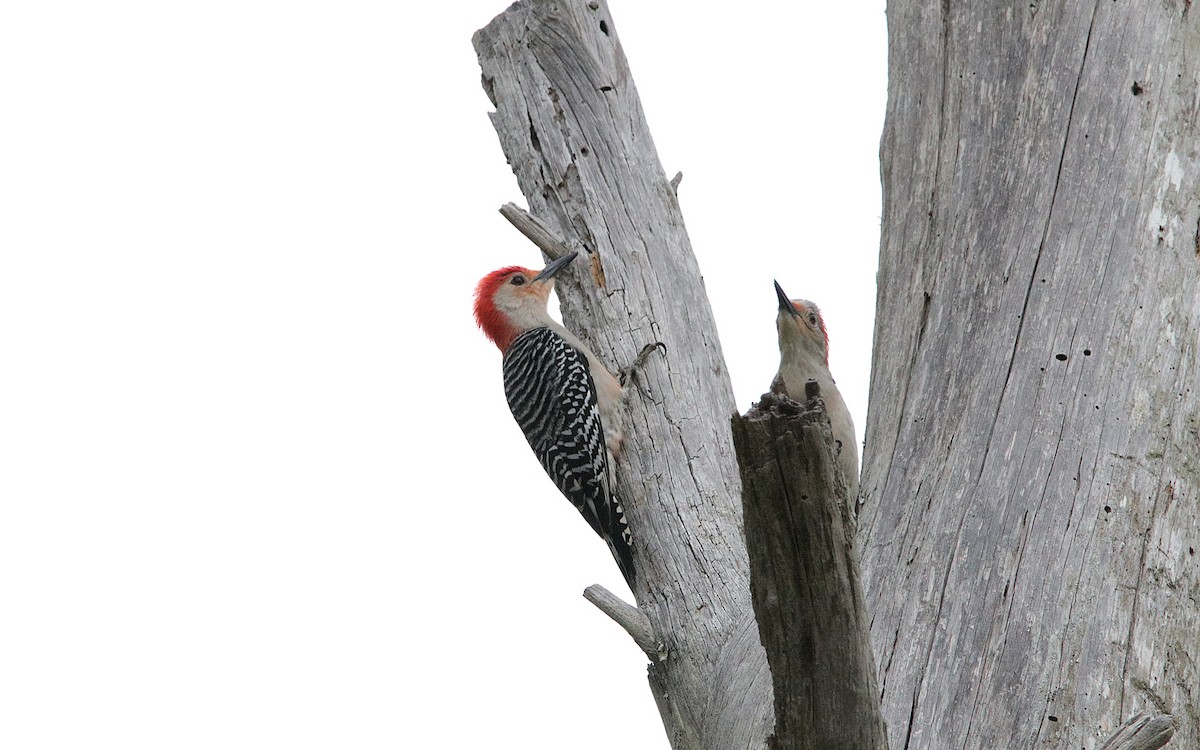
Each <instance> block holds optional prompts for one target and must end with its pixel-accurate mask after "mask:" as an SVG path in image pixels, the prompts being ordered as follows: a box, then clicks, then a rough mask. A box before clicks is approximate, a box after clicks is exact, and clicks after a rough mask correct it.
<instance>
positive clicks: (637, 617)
mask: <svg viewBox="0 0 1200 750" xmlns="http://www.w3.org/2000/svg"><path fill="white" fill-rule="evenodd" d="M583 598H584V599H587V600H588V601H589V602H591V603H592V604H595V605H596V608H597V609H599V610H600V611H601V612H603V613H604V614H606V615H608V616H609V617H610V618H612V620H613V622H615V623H617V624H618V625H620V626H621V627H622V628H623V629H624V630H625V632H626V633H629V637H630V638H632V639H633V642H634V643H636V644H637V645H638V648H640V649H641V650H642V651H643V652H645V654H646V656H648V657H650V660H651V661H654V662H662V661H666V659H667V647H666V644H664V643H663V642H662V640H661V639H659V638H658V636H656V635H655V634H654V628H653V627H652V626H651V625H650V620H649V619H648V618H647V617H646V615H644V614H642V612H641V610H639V609H638V608H637V607H635V606H633V605H632V604H629V603H628V602H626V601H624V600H623V599H621V598H620V597H619V596H617V595H616V594H614V593H612V592H611V591H609V590H608V589H606V588H604V587H603V586H601V585H600V584H598V583H596V584H592V585H591V586H588V587H587V588H586V589H584V590H583Z"/></svg>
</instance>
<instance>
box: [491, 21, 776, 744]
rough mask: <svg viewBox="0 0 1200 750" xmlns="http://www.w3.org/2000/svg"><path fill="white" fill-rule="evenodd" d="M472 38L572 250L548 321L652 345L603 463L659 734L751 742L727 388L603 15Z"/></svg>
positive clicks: (516, 152)
mask: <svg viewBox="0 0 1200 750" xmlns="http://www.w3.org/2000/svg"><path fill="white" fill-rule="evenodd" d="M473 41H474V44H475V49H476V51H477V53H478V55H479V62H480V66H481V68H482V70H483V84H484V89H485V90H486V91H487V92H488V95H489V97H490V98H491V100H492V103H493V104H494V105H495V107H496V111H495V112H494V113H493V114H492V122H493V125H494V126H495V128H496V132H497V134H498V135H499V136H500V144H501V147H502V148H503V150H504V154H505V156H506V157H507V158H508V162H509V164H510V165H511V166H512V168H513V172H514V173H515V174H516V176H517V182H518V184H519V185H520V188H521V192H522V193H524V194H525V197H526V199H527V200H528V201H529V210H530V213H532V214H533V215H534V216H536V217H538V218H539V219H542V220H544V221H545V223H546V224H547V226H549V227H550V228H551V229H552V230H553V231H554V232H556V233H558V234H560V235H561V236H562V237H563V238H565V239H566V240H567V241H568V242H572V243H573V242H578V243H579V244H580V245H581V246H582V247H583V249H584V250H585V251H587V259H588V261H589V262H588V263H580V262H578V261H577V262H576V263H575V264H574V266H573V267H572V268H571V269H568V270H567V271H565V272H563V273H562V274H560V275H559V277H558V278H559V283H558V293H559V299H560V301H561V307H562V315H563V320H564V323H565V324H566V326H567V327H568V328H570V329H572V330H573V331H575V332H576V333H577V334H578V335H579V336H580V337H581V338H582V339H583V340H584V341H586V342H587V343H588V344H589V346H591V347H592V349H593V351H595V352H596V353H597V354H598V355H599V356H600V357H602V358H604V359H605V360H606V361H607V362H608V363H609V366H610V368H611V369H612V370H613V371H614V372H615V371H616V370H617V369H618V368H620V367H621V366H623V365H626V364H628V363H630V362H632V361H633V359H634V357H635V355H636V354H637V353H638V351H639V350H640V349H641V347H642V346H643V345H645V344H648V343H651V342H654V341H661V342H664V343H665V344H666V345H667V347H668V355H667V358H666V360H664V358H662V357H650V359H649V361H648V364H647V367H646V368H645V370H644V372H643V373H642V374H641V377H640V378H639V379H638V383H639V391H640V392H641V395H640V397H637V396H635V397H634V398H633V399H632V400H631V404H630V407H631V408H630V414H629V417H630V418H629V419H628V421H627V423H626V425H625V430H626V434H627V438H626V441H625V445H624V448H623V450H622V452H621V456H620V457H619V458H618V460H617V464H616V471H617V489H618V492H619V493H620V495H621V497H622V498H623V500H624V501H625V507H626V510H627V512H628V518H629V522H630V529H631V531H632V533H633V535H634V553H635V564H636V567H637V574H638V582H637V588H636V590H635V591H634V595H635V597H636V598H637V602H638V606H639V608H640V610H641V611H642V612H643V613H644V614H645V615H646V617H647V618H648V620H649V622H650V624H651V627H652V628H653V631H654V632H655V634H656V635H657V637H658V638H661V639H662V641H663V642H664V643H665V646H666V650H667V654H668V656H667V658H666V660H665V661H663V662H661V663H654V664H652V665H651V666H650V670H649V671H650V674H649V677H650V684H651V689H652V692H653V694H654V697H655V699H656V701H657V702H658V705H659V709H660V711H661V713H662V714H663V717H664V724H665V725H666V728H667V735H668V737H669V738H670V741H671V743H672V746H673V747H674V748H711V750H731V749H732V748H743V747H744V748H756V749H757V748H762V747H763V745H764V743H765V738H766V736H767V735H768V734H769V732H770V728H771V719H772V717H771V684H770V675H769V672H768V670H767V666H766V654H765V652H763V650H762V647H761V645H760V644H759V642H758V631H757V627H756V626H755V623H754V618H753V612H752V607H751V603H750V589H749V579H748V576H749V573H748V563H747V560H746V550H745V543H744V541H743V538H742V531H741V484H740V481H739V478H738V474H737V465H736V462H735V460H734V456H733V445H732V441H731V437H730V434H729V427H728V424H729V423H728V419H729V415H730V414H731V413H733V411H734V400H733V393H732V389H731V387H730V383H729V375H728V372H727V371H726V369H725V365H724V362H723V359H722V355H721V345H720V342H719V341H718V339H717V334H716V327H715V325H714V323H713V319H712V314H711V310H710V308H709V304H708V300H707V297H706V295H705V293H704V288H703V283H702V280H701V277H700V272H699V269H698V268H697V265H696V262H695V259H694V257H693V255H692V251H691V246H690V243H689V241H688V237H687V232H686V231H685V229H684V225H683V218H682V216H681V214H680V211H679V205H678V203H677V202H676V199H675V192H674V189H673V187H672V186H671V184H670V182H669V181H668V180H667V178H666V176H665V175H664V174H663V171H662V167H661V166H660V165H659V161H658V156H657V153H656V151H655V148H654V142H653V139H652V138H651V136H650V132H649V130H648V128H647V127H646V122H645V118H644V116H643V114H642V109H641V105H640V103H639V101H638V98H637V92H636V90H635V88H634V85H633V80H632V78H631V76H630V72H629V67H628V65H627V64H626V61H625V56H624V54H623V52H622V51H621V46H620V43H619V42H618V40H617V34H616V27H615V24H614V23H613V20H612V17H611V16H610V14H609V11H608V7H607V5H606V4H605V3H603V2H599V1H598V0H593V1H592V2H587V0H527V1H526V2H521V3H517V4H515V5H513V6H512V7H510V8H509V9H508V10H506V11H505V12H504V13H502V14H501V15H499V16H498V17H496V19H494V20H493V21H492V22H491V23H490V24H489V25H488V26H487V27H486V28H484V29H482V30H481V31H479V32H477V33H476V35H475V38H474V40H473ZM496 260H497V263H505V262H511V261H510V260H509V259H506V258H497V259H496ZM614 572H615V569H614ZM614 739H617V738H614ZM619 739H620V740H621V741H628V739H629V738H627V737H620V738H619Z"/></svg>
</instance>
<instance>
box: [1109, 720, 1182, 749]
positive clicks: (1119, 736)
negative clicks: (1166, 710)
mask: <svg viewBox="0 0 1200 750" xmlns="http://www.w3.org/2000/svg"><path fill="white" fill-rule="evenodd" d="M1174 735H1175V723H1174V721H1173V720H1172V718H1171V717H1170V716H1155V717H1154V718H1151V717H1150V716H1149V714H1147V713H1146V712H1145V711H1139V712H1138V713H1137V714H1135V715H1134V716H1132V717H1130V718H1129V720H1128V721H1126V722H1125V723H1124V724H1122V725H1121V728H1120V729H1118V730H1117V731H1116V732H1114V733H1113V735H1112V736H1111V737H1109V738H1108V741H1106V742H1105V743H1104V744H1103V745H1101V746H1100V750H1158V748H1160V747H1163V746H1164V745H1166V744H1167V743H1168V742H1170V741H1171V737H1173V736H1174Z"/></svg>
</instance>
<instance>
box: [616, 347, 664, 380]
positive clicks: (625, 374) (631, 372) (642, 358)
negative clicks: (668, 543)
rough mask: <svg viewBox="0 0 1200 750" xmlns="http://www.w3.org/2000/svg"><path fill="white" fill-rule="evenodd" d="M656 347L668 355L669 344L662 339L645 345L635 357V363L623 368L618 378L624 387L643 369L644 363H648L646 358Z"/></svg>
mask: <svg viewBox="0 0 1200 750" xmlns="http://www.w3.org/2000/svg"><path fill="white" fill-rule="evenodd" d="M656 349H661V350H662V353H663V355H664V356H666V353H667V345H666V344H664V343H663V342H661V341H655V342H653V343H650V344H646V345H645V346H643V347H642V350H641V351H640V352H638V355H637V357H635V358H634V360H633V364H631V365H630V366H629V367H626V368H624V369H622V370H621V372H620V377H619V378H618V380H619V382H620V383H621V387H622V388H624V387H625V386H626V385H627V384H628V383H629V381H630V380H631V379H632V378H634V377H635V376H636V374H637V371H638V370H640V369H641V367H642V365H644V364H646V360H647V359H648V358H649V357H650V355H651V354H652V353H654V351H655V350H656Z"/></svg>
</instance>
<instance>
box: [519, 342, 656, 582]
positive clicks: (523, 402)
mask: <svg viewBox="0 0 1200 750" xmlns="http://www.w3.org/2000/svg"><path fill="white" fill-rule="evenodd" d="M504 393H505V395H506V396H508V406H509V408H510V409H512V413H513V417H514V418H515V419H516V420H517V424H518V425H520V426H521V430H522V432H524V433H525V438H526V439H527V440H528V441H529V446H530V447H531V448H533V452H534V453H535V454H536V455H537V457H538V460H540V461H541V463H542V468H544V469H545V470H546V473H547V474H549V475H550V478H551V479H553V480H554V483H555V484H556V485H558V489H559V491H560V492H562V493H563V495H565V496H566V497H567V499H568V500H570V501H571V503H572V504H573V505H574V506H575V507H576V508H577V509H578V510H579V512H580V513H582V514H583V517H584V518H585V519H587V522H588V524H589V525H591V527H592V528H593V529H594V530H595V531H596V533H597V534H599V535H600V536H601V537H603V538H604V540H605V541H606V542H608V544H609V547H611V548H612V551H613V554H614V556H615V557H616V559H617V563H618V565H619V566H620V567H621V572H622V573H623V574H624V575H625V579H626V580H627V581H629V582H630V584H631V585H632V582H633V559H632V555H631V552H630V538H629V527H628V525H627V524H626V521H625V514H624V510H623V509H622V508H621V506H620V504H619V503H618V501H617V498H616V495H615V494H614V493H613V491H612V488H611V486H610V478H609V472H608V449H607V447H606V445H605V442H604V425H603V424H602V423H601V421H600V409H599V405H598V402H597V397H596V386H595V384H594V383H593V382H592V374H591V372H590V371H589V370H588V362H587V357H585V356H584V355H583V354H582V353H581V352H580V351H579V350H578V349H576V348H575V347H574V346H572V345H571V344H570V343H568V342H567V341H566V339H564V338H563V337H562V336H560V335H558V334H557V333H555V332H554V331H552V330H550V329H549V328H534V329H532V330H529V331H526V332H525V333H522V334H521V335H520V336H518V337H517V338H516V339H515V340H514V341H513V342H512V344H511V345H509V347H508V349H507V350H506V351H505V352H504Z"/></svg>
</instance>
